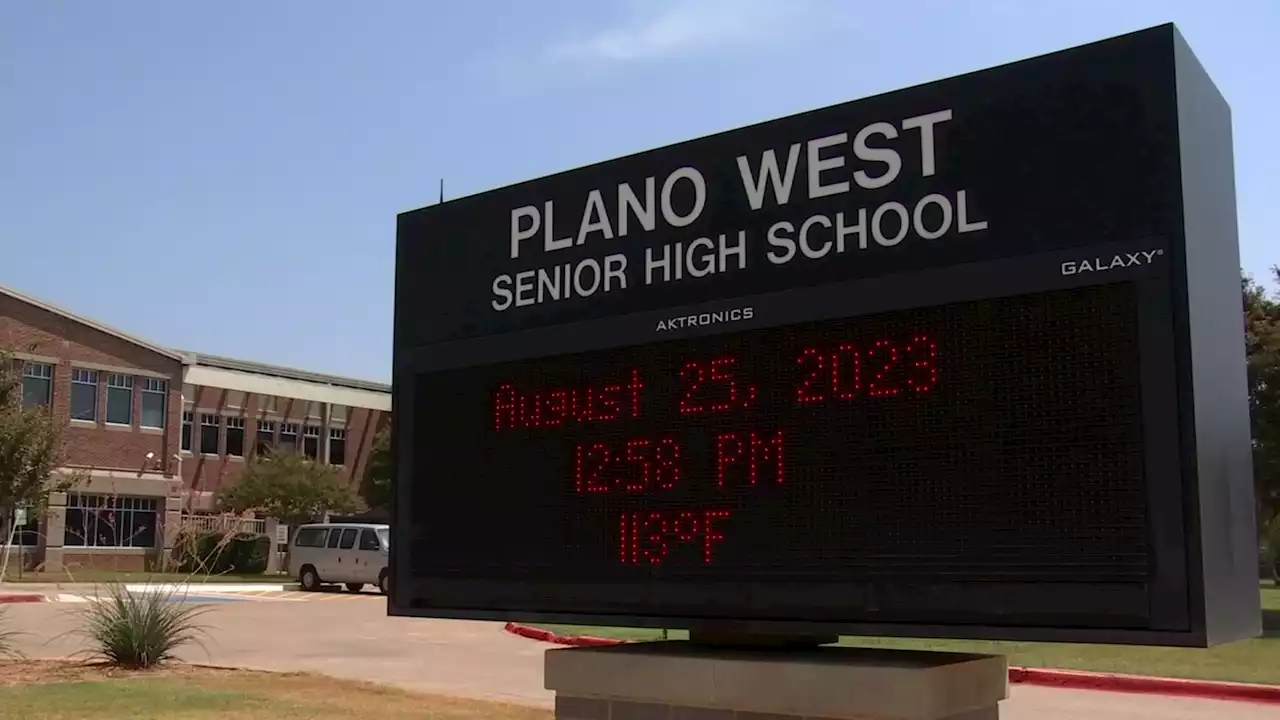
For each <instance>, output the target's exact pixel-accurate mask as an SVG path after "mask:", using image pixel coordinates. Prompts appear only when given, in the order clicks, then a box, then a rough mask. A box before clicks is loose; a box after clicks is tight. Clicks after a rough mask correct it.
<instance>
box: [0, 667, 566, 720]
mask: <svg viewBox="0 0 1280 720" xmlns="http://www.w3.org/2000/svg"><path fill="white" fill-rule="evenodd" d="M4 670H5V668H3V667H0V672H4ZM23 679H24V680H26V682H23V683H22V684H6V683H4V682H3V678H0V716H2V717H4V718H5V720H153V719H155V720H160V719H163V720H260V719H261V718H271V719H272V720H339V719H341V720H349V719H350V718H361V717H378V718H379V719H380V720H410V718H414V719H417V720H552V719H551V713H550V712H549V711H547V710H541V709H538V708H527V707H521V706H516V705H508V704H504V703H491V702H483V701H477V700H465V699H457V698H445V697H438V696H432V695H419V694H414V693H409V692H405V691H401V690H395V689H392V688H387V687H382V686H378V685H372V684H368V683H355V682H348V681H343V680H337V679H334V678H327V677H322V676H317V675H306V674H300V673H292V674H283V673H282V674H274V673H253V672H247V671H204V672H179V673H178V674H176V675H174V676H165V675H164V674H159V673H158V674H155V675H154V676H150V677H148V676H142V675H139V676H131V677H120V678H105V677H101V676H100V675H99V676H98V677H94V676H93V675H92V673H88V674H86V677H85V678H84V679H78V680H73V681H65V680H64V681H59V680H60V679H61V678H59V677H57V676H54V677H50V678H46V679H41V678H38V677H24V678H23Z"/></svg>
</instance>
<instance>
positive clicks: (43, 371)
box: [21, 360, 56, 408]
mask: <svg viewBox="0 0 1280 720" xmlns="http://www.w3.org/2000/svg"><path fill="white" fill-rule="evenodd" d="M55 375H56V373H55V372H54V370H53V363H47V362H38V361H36V360H23V361H22V378H21V379H22V406H23V407H27V408H31V407H45V408H47V407H50V406H52V405H53V378H54V376H55ZM28 380H34V381H36V382H40V383H43V384H44V400H43V401H42V402H35V403H32V402H28V401H27V396H28V392H27V381H28Z"/></svg>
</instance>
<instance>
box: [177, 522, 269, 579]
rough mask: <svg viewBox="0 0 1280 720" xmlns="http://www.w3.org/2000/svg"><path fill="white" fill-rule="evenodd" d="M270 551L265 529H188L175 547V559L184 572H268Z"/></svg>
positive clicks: (256, 573) (222, 573)
mask: <svg viewBox="0 0 1280 720" xmlns="http://www.w3.org/2000/svg"><path fill="white" fill-rule="evenodd" d="M270 552H271V539H270V538H269V537H267V536H266V535H264V534H262V533H250V532H237V533H229V532H222V531H219V530H203V531H194V532H193V531H184V532H182V533H181V534H179V536H178V540H177V543H176V544H175V547H174V562H176V563H177V565H178V569H179V570H180V571H181V572H184V573H191V574H195V573H199V574H204V575H224V574H226V573H237V574H240V575H258V574H261V573H263V572H266V570H267V560H268V558H269V557H270Z"/></svg>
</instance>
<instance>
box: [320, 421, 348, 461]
mask: <svg viewBox="0 0 1280 720" xmlns="http://www.w3.org/2000/svg"><path fill="white" fill-rule="evenodd" d="M327 442H328V446H327V447H326V448H325V452H326V454H325V461H326V462H327V463H329V464H330V465H333V466H335V467H346V465H347V429H346V428H344V427H341V428H336V427H331V428H329V437H328V438H327ZM335 442H337V443H338V444H337V445H336V446H335V445H334V443H335ZM334 447H340V448H342V452H341V453H340V455H341V456H342V457H341V458H340V460H341V462H334V461H333V448H334Z"/></svg>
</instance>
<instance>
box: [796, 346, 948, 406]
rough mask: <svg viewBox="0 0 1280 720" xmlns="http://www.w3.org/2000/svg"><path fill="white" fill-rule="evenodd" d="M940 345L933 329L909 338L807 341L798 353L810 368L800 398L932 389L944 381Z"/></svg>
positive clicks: (816, 400) (808, 401)
mask: <svg viewBox="0 0 1280 720" xmlns="http://www.w3.org/2000/svg"><path fill="white" fill-rule="evenodd" d="M937 355H938V346H937V344H936V343H934V342H933V340H931V339H930V338H929V337H928V336H927V335H917V336H915V337H913V338H911V339H910V340H908V341H906V342H898V341H894V340H888V339H881V340H876V341H874V342H871V343H867V344H862V345H857V344H854V343H842V344H840V345H837V346H829V347H812V346H811V347H807V348H805V349H804V350H802V351H801V352H800V355H799V357H797V358H796V365H797V366H798V367H799V368H800V369H801V371H802V372H803V373H804V378H803V379H802V380H801V382H800V385H799V386H797V387H796V402H797V403H799V404H801V405H816V404H820V403H825V402H830V401H833V400H853V399H854V398H858V397H863V396H869V397H886V396H892V395H898V394H901V393H904V392H910V393H927V392H930V391H931V390H933V389H934V387H935V386H936V385H937V384H938V367H937V364H936V360H937Z"/></svg>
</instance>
